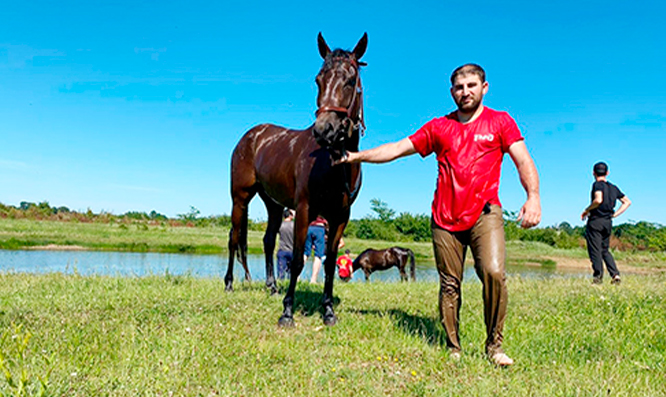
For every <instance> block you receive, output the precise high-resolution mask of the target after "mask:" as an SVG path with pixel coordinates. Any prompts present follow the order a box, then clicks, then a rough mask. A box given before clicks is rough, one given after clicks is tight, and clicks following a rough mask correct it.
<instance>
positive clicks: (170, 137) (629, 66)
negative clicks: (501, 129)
mask: <svg viewBox="0 0 666 397" xmlns="http://www.w3.org/2000/svg"><path fill="white" fill-rule="evenodd" d="M664 15H666V6H665V5H664V3H663V2H656V1H651V2H628V1H604V2H601V1H595V2H580V1H560V2H550V3H544V2H534V1H506V2H486V1H476V2H451V1H437V2H419V3H415V4H413V5H412V4H408V3H407V2H394V1H355V2H337V3H334V4H333V3H325V2H265V1H245V2H224V1H223V2H198V1H187V2H170V1H161V2H136V1H127V2H122V1H115V2H90V1H85V2H71V1H63V2H36V1H32V2H2V3H1V4H0V202H3V203H5V204H12V205H17V204H18V203H19V202H20V201H33V202H38V201H44V200H46V201H49V202H50V203H51V204H52V205H56V206H61V205H66V206H69V207H70V208H72V209H77V210H85V209H87V208H90V209H92V210H93V211H95V212H98V211H101V210H105V211H108V212H112V213H115V214H121V213H124V212H126V211H130V210H136V211H151V210H153V209H154V210H156V211H158V212H161V213H164V214H167V215H170V216H175V215H177V214H181V213H186V212H188V211H189V209H190V206H194V207H196V208H198V209H199V210H200V211H201V213H202V214H204V215H210V214H223V213H226V214H228V213H229V212H230V208H231V205H230V198H229V161H230V155H231V152H232V150H233V147H234V145H235V144H236V142H237V141H238V139H239V138H240V137H241V135H242V134H243V133H244V132H245V131H246V130H247V129H249V128H250V127H252V126H253V125H255V124H259V123H264V122H271V123H276V124H280V125H284V126H288V127H292V128H298V129H301V128H306V127H308V126H309V125H310V124H312V123H313V121H314V111H315V107H316V106H315V96H316V85H315V83H314V77H315V75H316V74H317V71H318V70H319V67H320V66H321V58H320V57H319V53H318V51H317V45H316V36H317V33H318V32H320V31H321V32H322V33H323V35H324V37H325V38H326V40H327V41H328V43H329V45H330V47H331V48H336V47H342V48H346V49H351V48H353V46H354V45H355V44H356V42H357V41H358V40H359V38H360V37H361V36H362V35H363V33H364V32H368V36H369V44H368V50H367V52H366V56H365V57H364V58H363V60H364V61H366V62H367V63H368V66H367V67H365V68H364V70H363V72H362V78H363V86H364V88H365V106H366V108H365V111H366V124H367V127H368V130H367V133H366V136H365V137H364V138H363V139H362V142H361V147H362V148H370V147H374V146H377V145H379V144H382V143H386V142H391V141H395V140H398V139H401V138H403V137H405V136H407V135H409V134H411V133H413V132H414V131H415V130H416V129H418V127H419V126H421V125H422V124H423V123H425V122H427V121H428V120H430V119H432V118H434V117H438V116H441V115H444V114H446V113H448V112H450V111H451V110H453V108H454V105H453V101H452V100H451V98H450V95H449V91H448V88H449V83H448V76H449V75H450V73H451V71H452V70H453V69H455V68H456V67H457V66H459V65H461V64H464V63H467V62H475V63H479V64H481V65H482V66H483V67H484V68H485V69H486V72H487V76H488V81H489V83H490V91H489V93H488V95H487V96H486V99H485V104H486V105H487V106H490V107H492V108H495V109H498V110H506V111H508V112H509V113H510V114H511V115H512V116H513V117H514V118H515V119H516V121H517V123H518V125H519V127H520V128H521V130H522V132H523V134H524V136H525V138H526V143H527V145H528V148H529V150H530V152H531V153H532V155H533V157H534V159H535V162H536V164H537V168H538V169H539V172H540V176H541V195H542V206H543V221H542V224H541V225H542V226H548V225H553V224H558V223H560V222H562V221H568V222H570V223H572V224H574V225H578V224H581V222H580V219H579V216H580V213H581V212H582V209H583V208H584V207H585V206H586V205H587V204H588V202H589V191H590V187H591V183H592V176H591V168H592V165H593V164H594V163H595V162H596V161H598V160H605V161H607V162H608V164H609V166H610V176H609V177H610V180H611V181H613V182H615V183H616V184H617V185H619V186H620V188H621V189H622V190H623V191H624V192H625V193H626V194H627V195H628V196H629V197H630V198H631V199H632V201H633V203H634V204H633V206H632V207H631V208H630V209H629V211H628V212H627V213H626V215H623V217H622V218H620V220H619V221H630V220H634V221H638V220H648V221H652V222H658V223H662V224H666V211H664V210H663V209H662V202H663V197H664V196H666V183H665V182H666V181H665V178H664V177H663V171H661V167H660V166H661V165H662V163H663V158H664V157H666V137H665V133H666V79H665V78H664V75H663V68H664V64H665V61H666V55H664V54H665V53H666V51H664V43H663V40H664V37H665V36H664V32H663V28H662V23H663V16H664ZM363 172H364V184H363V187H362V189H361V194H360V196H359V198H358V201H357V202H356V204H355V205H354V207H353V210H352V218H360V217H363V216H365V215H367V214H369V213H371V211H370V200H371V199H372V198H380V199H382V200H384V201H385V202H387V203H388V205H389V206H390V207H391V208H393V209H395V210H396V211H397V212H403V211H406V212H411V213H429V211H430V204H431V201H432V196H433V191H434V187H435V178H436V163H435V160H434V158H432V157H429V158H426V159H421V158H420V157H419V156H411V157H409V158H405V159H401V160H398V161H396V162H394V163H391V164H384V165H364V168H363ZM396 181H400V183H395V182H396ZM524 198H525V194H524V191H523V189H522V187H521V185H520V182H519V179H518V176H517V174H516V171H515V167H514V165H513V163H512V162H511V160H510V158H509V157H508V156H507V157H505V163H504V168H503V175H502V186H501V189H500V199H501V200H502V203H503V205H504V207H505V208H506V209H508V210H518V209H519V208H520V206H521V205H522V203H523V201H524ZM250 217H251V218H253V219H265V210H264V208H263V204H262V203H261V201H260V200H259V199H258V198H257V199H255V201H253V204H252V205H251V208H250Z"/></svg>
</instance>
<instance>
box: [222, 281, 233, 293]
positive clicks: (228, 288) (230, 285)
mask: <svg viewBox="0 0 666 397" xmlns="http://www.w3.org/2000/svg"><path fill="white" fill-rule="evenodd" d="M224 290H225V291H227V292H234V285H233V284H231V283H229V284H227V285H225V286H224Z"/></svg>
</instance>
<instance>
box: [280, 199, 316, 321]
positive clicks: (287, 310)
mask: <svg viewBox="0 0 666 397" xmlns="http://www.w3.org/2000/svg"><path fill="white" fill-rule="evenodd" d="M309 223H310V221H309V218H308V204H307V203H305V204H299V205H298V207H297V208H296V217H295V218H294V258H293V261H292V262H291V277H290V279H289V289H288V290H287V293H286V294H285V296H284V299H283V300H282V305H283V306H284V310H283V312H282V316H280V319H279V320H278V325H279V326H281V327H292V326H293V325H294V293H295V292H296V283H297V282H298V277H299V276H300V275H301V272H302V271H303V266H304V260H303V259H304V258H303V249H304V248H305V237H306V236H307V234H308V224H309Z"/></svg>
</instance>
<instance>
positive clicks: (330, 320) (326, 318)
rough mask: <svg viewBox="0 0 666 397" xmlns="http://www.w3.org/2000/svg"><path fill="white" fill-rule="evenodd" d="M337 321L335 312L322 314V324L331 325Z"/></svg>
mask: <svg viewBox="0 0 666 397" xmlns="http://www.w3.org/2000/svg"><path fill="white" fill-rule="evenodd" d="M337 322H338V319H337V317H335V314H331V315H329V316H324V325H326V326H327V327H332V326H334V325H335V323H337Z"/></svg>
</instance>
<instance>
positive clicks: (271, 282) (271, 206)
mask: <svg viewBox="0 0 666 397" xmlns="http://www.w3.org/2000/svg"><path fill="white" fill-rule="evenodd" d="M260 197H261V199H262V200H264V203H265V204H266V211H267V212H268V226H267V227H266V234H264V254H265V255H266V287H267V288H268V289H269V290H270V291H271V295H273V294H275V293H277V285H276V284H275V274H274V268H275V266H274V265H273V253H274V251H275V238H276V237H277V234H278V232H279V231H280V225H281V224H282V211H284V207H283V206H282V205H280V204H277V203H275V202H274V201H273V200H272V199H271V198H270V197H268V196H265V195H264V194H262V193H260Z"/></svg>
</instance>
